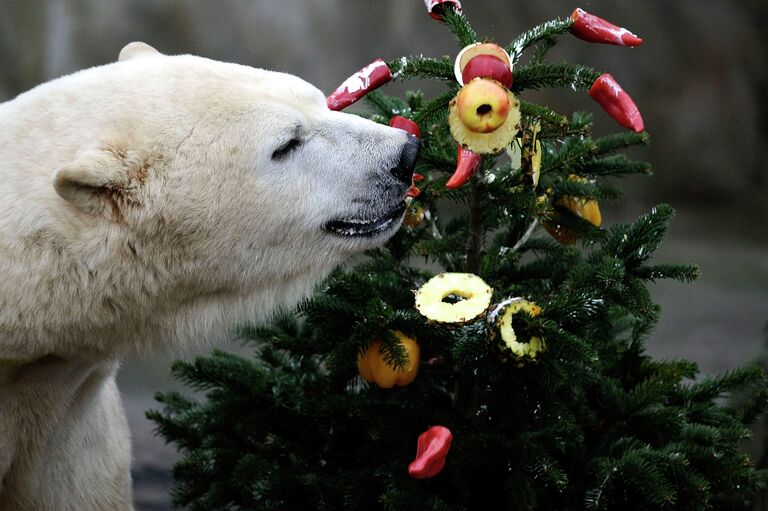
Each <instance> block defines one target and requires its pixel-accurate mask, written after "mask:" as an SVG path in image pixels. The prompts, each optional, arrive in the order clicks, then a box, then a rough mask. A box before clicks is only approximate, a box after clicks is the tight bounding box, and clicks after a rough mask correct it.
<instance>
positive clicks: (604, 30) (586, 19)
mask: <svg viewBox="0 0 768 511" xmlns="http://www.w3.org/2000/svg"><path fill="white" fill-rule="evenodd" d="M571 20H572V21H573V25H571V33H572V34H573V35H575V36H576V37H578V38H579V39H583V40H584V41H588V42H590V43H603V44H615V45H617V46H640V45H641V44H643V40H642V39H640V38H639V37H637V36H636V35H635V34H633V33H632V32H630V31H629V30H627V29H626V28H622V27H619V26H617V25H614V24H613V23H611V22H609V21H606V20H604V19H603V18H599V17H597V16H595V15H594V14H589V13H588V12H587V11H585V10H584V9H579V8H577V9H574V11H573V13H572V14H571Z"/></svg>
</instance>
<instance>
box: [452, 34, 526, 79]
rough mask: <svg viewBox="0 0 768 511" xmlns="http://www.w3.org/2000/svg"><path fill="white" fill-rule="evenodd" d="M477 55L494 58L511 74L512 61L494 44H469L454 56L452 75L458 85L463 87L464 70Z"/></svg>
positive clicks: (502, 49)
mask: <svg viewBox="0 0 768 511" xmlns="http://www.w3.org/2000/svg"><path fill="white" fill-rule="evenodd" d="M478 55H491V56H492V57H496V58H497V59H499V60H500V61H501V62H503V63H504V64H506V65H507V67H508V68H509V70H510V72H512V59H510V58H509V55H507V52H506V51H504V48H502V47H501V46H499V45H498V44H494V43H475V44H470V45H469V46H465V47H464V49H462V50H461V51H460V52H459V54H458V55H456V61H455V63H454V65H453V74H454V75H455V76H456V81H458V82H459V84H461V85H464V78H463V77H462V73H463V72H464V68H465V67H466V66H467V64H469V61H471V60H472V59H473V58H475V57H477V56H478ZM502 83H503V82H502Z"/></svg>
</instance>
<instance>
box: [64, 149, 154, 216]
mask: <svg viewBox="0 0 768 511" xmlns="http://www.w3.org/2000/svg"><path fill="white" fill-rule="evenodd" d="M151 164H152V163H151V161H150V160H149V158H148V157H147V156H146V155H143V154H141V153H138V152H134V151H129V150H123V149H119V148H114V147H104V148H95V149H86V150H83V151H81V152H80V153H78V155H77V156H76V157H75V159H74V160H73V161H72V162H71V163H69V164H68V165H65V166H63V167H61V168H60V169H58V170H57V171H56V173H55V174H54V176H53V188H54V189H55V190H56V193H58V194H59V196H60V197H61V198H62V199H64V200H66V201H67V202H69V203H71V204H72V205H74V206H76V207H77V208H78V209H80V210H81V211H84V212H86V213H91V214H96V215H104V216H106V217H107V218H110V219H112V220H115V221H120V220H121V219H122V218H123V213H124V210H125V208H126V207H131V206H136V205H139V203H140V201H139V198H138V191H139V189H140V187H141V186H142V184H143V183H144V181H145V180H146V178H147V175H148V171H149V167H150V166H151Z"/></svg>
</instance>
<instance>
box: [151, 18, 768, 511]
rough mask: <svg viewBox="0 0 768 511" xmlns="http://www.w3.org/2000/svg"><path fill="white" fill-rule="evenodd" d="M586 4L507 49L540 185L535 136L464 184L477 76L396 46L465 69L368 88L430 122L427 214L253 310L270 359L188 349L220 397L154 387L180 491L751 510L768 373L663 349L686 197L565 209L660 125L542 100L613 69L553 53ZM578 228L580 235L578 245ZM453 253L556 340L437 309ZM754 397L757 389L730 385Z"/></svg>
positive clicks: (194, 369)
mask: <svg viewBox="0 0 768 511" xmlns="http://www.w3.org/2000/svg"><path fill="white" fill-rule="evenodd" d="M444 22H445V25H446V26H447V27H448V28H449V29H450V30H451V31H452V32H453V34H454V35H455V36H456V39H457V42H458V44H459V47H460V48H461V47H464V46H466V45H468V44H470V43H473V42H475V41H476V40H478V36H477V34H476V33H475V31H474V30H473V28H472V27H471V26H470V24H469V22H468V21H467V19H466V18H465V17H464V16H463V15H461V14H460V13H457V12H454V11H452V10H450V9H446V11H445V16H444ZM572 23H573V21H572V20H571V19H562V20H554V21H551V22H548V23H544V24H542V25H540V26H538V27H535V28H533V29H531V30H529V31H527V32H525V33H524V34H522V35H520V36H519V37H517V38H516V39H515V40H514V41H513V42H512V43H511V44H509V45H508V47H507V50H508V52H509V54H510V55H511V57H512V60H513V61H514V63H515V69H514V84H513V85H512V91H513V92H514V93H515V94H518V95H519V96H520V98H521V112H522V128H523V129H522V133H521V136H522V138H521V143H522V144H523V145H524V146H525V145H526V143H527V141H526V137H531V136H536V137H537V138H538V140H540V141H541V143H542V147H543V162H542V164H541V171H540V181H539V182H538V185H537V186H535V187H534V186H533V185H532V183H531V171H530V167H531V161H530V157H529V155H528V156H526V154H525V153H523V156H522V158H521V164H520V166H519V167H517V166H515V165H513V164H511V163H510V161H509V160H508V159H507V158H506V157H503V156H502V157H495V156H492V157H485V158H484V160H483V163H482V165H481V167H480V169H479V170H478V172H477V173H476V175H475V176H474V177H473V178H472V180H471V182H470V183H469V184H468V185H466V186H464V187H462V188H460V189H457V190H446V189H445V187H444V185H445V182H446V180H447V178H448V177H449V176H450V175H451V173H452V172H453V170H454V169H455V167H456V151H457V149H456V143H455V142H454V141H453V139H452V138H451V135H450V133H449V130H448V125H447V122H446V118H447V115H448V109H449V101H450V99H451V98H452V97H453V96H454V95H455V94H456V92H457V90H458V87H459V86H458V84H457V83H456V81H455V79H454V77H453V63H452V62H451V61H449V60H447V59H433V58H425V57H409V58H402V59H397V60H393V61H391V62H389V63H388V65H389V67H390V69H391V70H392V71H393V74H394V75H395V76H396V78H397V79H408V78H416V77H419V78H430V79H435V80H439V81H442V82H444V83H445V85H446V86H447V91H446V92H445V94H442V95H439V96H437V97H435V98H434V99H431V100H427V99H425V98H424V97H423V95H421V94H420V93H412V94H409V95H408V96H407V98H406V99H404V100H403V99H399V98H395V97H389V96H386V95H384V94H382V93H380V92H374V93H371V94H369V95H368V96H367V100H368V104H369V105H370V107H371V109H372V113H371V114H370V115H369V117H370V118H371V119H373V120H376V121H379V122H382V123H387V122H388V121H389V119H390V118H391V117H392V116H394V115H401V116H405V117H409V118H410V119H412V120H413V121H415V122H417V123H418V124H419V125H420V126H421V128H422V131H423V138H422V151H421V155H420V159H419V163H418V167H417V172H419V173H421V174H423V175H425V176H426V180H425V181H424V182H422V183H421V184H420V187H421V188H422V189H423V192H422V194H421V195H420V196H419V197H418V199H417V201H416V202H415V203H414V204H411V208H412V209H415V208H416V204H418V206H419V207H421V208H423V210H425V211H428V212H429V215H428V216H427V218H425V219H424V220H423V221H422V223H421V225H418V226H415V227H403V228H402V229H401V230H400V231H399V232H398V234H397V235H396V236H395V237H394V238H393V239H392V240H391V241H390V242H389V243H388V244H387V246H386V247H385V248H382V249H379V250H375V251H372V252H370V253H369V254H368V257H367V258H366V260H365V261H363V262H362V263H360V264H357V265H350V266H346V267H344V268H340V269H338V270H337V271H336V272H334V273H333V274H332V276H331V277H330V278H328V279H327V281H326V282H325V283H324V285H323V286H322V287H321V289H319V290H318V292H317V294H316V295H315V296H314V297H313V298H312V299H311V300H309V301H307V302H305V303H303V304H301V306H300V307H299V309H298V311H296V312H295V313H294V312H291V313H288V312H286V313H284V314H282V315H281V316H280V317H278V318H276V319H275V320H274V321H273V322H272V323H271V324H269V325H266V326H259V327H250V328H248V329H246V330H245V332H244V336H245V337H246V339H247V340H248V342H251V343H252V345H253V347H254V356H253V358H248V359H246V358H241V357H239V356H236V355H232V354H229V353H225V352H221V351H214V352H213V353H212V354H211V355H210V356H207V357H202V358H198V359H197V360H196V361H194V362H193V363H187V362H176V363H175V364H174V366H173V372H174V374H175V376H176V377H178V378H179V379H181V380H182V381H184V382H185V383H187V384H188V385H189V386H190V387H191V388H192V389H194V390H196V391H198V392H200V393H203V396H202V397H201V398H200V399H196V398H190V397H186V396H183V395H181V394H178V393H162V394H158V396H157V399H158V400H159V401H160V402H161V403H162V404H163V405H164V409H163V411H152V412H149V413H148V416H149V417H150V418H151V419H152V420H154V421H155V422H156V424H157V427H158V431H159V432H160V433H161V434H162V435H163V436H164V437H165V438H166V439H167V440H168V441H171V442H174V443H175V444H176V445H177V446H178V448H179V449H180V450H181V452H182V453H183V456H182V458H181V460H180V461H179V462H178V463H177V465H176V467H175V471H174V475H175V478H176V486H175V488H174V491H173V495H174V500H175V502H176V504H177V505H180V506H187V507H188V508H189V509H192V510H213V509H258V510H269V509H291V510H294V509H321V510H338V509H349V510H353V509H360V510H374V509H386V510H398V511H399V510H408V509H413V510H426V509H435V510H438V509H440V510H449V509H451V510H454V509H455V510H459V509H467V510H481V509H482V510H488V509H515V510H517V509H542V510H574V509H594V510H598V509H622V510H626V509H692V510H694V509H718V510H723V509H744V508H745V507H746V506H748V503H749V501H750V500H751V499H752V498H753V496H754V495H755V493H756V492H757V491H758V490H760V489H762V488H764V487H765V484H766V474H765V473H764V472H762V471H759V470H757V469H755V468H754V467H753V463H752V461H751V460H750V459H749V458H748V457H747V456H746V455H745V454H743V453H742V452H740V450H739V447H740V442H742V440H743V439H745V438H746V437H748V436H749V433H750V431H749V428H748V425H749V424H750V423H752V422H753V421H754V420H755V419H756V417H757V415H758V414H760V413H761V411H762V410H763V408H764V404H765V398H766V388H767V387H766V381H765V377H764V375H763V373H762V372H761V371H760V370H759V369H757V368H746V369H741V370H737V371H733V372H730V373H727V374H724V375H721V376H719V377H698V376H697V368H696V366H695V364H693V363H691V362H688V361H685V360H672V361H659V360H653V359H651V358H650V357H649V356H648V355H647V354H646V353H645V351H644V347H643V341H644V339H645V338H646V336H647V335H648V332H649V331H650V329H651V328H652V327H653V325H654V324H655V323H656V321H657V319H658V317H659V312H660V311H659V307H658V306H657V305H656V304H654V303H653V301H652V299H651V296H650V294H649V291H648V285H649V283H652V282H653V281H655V280H658V279H663V278H672V279H677V280H680V281H690V280H692V279H694V278H695V277H696V275H697V273H698V270H697V269H696V267H694V266H690V265H677V264H657V263H655V262H652V261H651V257H652V255H653V252H654V250H655V249H656V248H657V247H658V246H659V244H660V243H661V241H662V239H663V237H664V235H665V232H666V226H667V223H668V222H669V221H670V219H671V218H672V216H673V214H674V212H673V210H672V209H671V208H670V207H669V206H667V205H660V206H657V207H655V208H653V209H651V210H650V211H649V212H648V213H647V214H645V215H643V216H642V217H640V218H639V219H637V220H636V221H635V222H634V223H632V224H627V225H625V224H620V225H614V226H612V227H610V228H608V229H601V228H598V227H596V226H595V225H593V224H592V223H590V222H588V221H585V220H584V219H582V218H579V216H577V215H574V214H573V211H572V209H570V210H569V208H567V207H565V206H566V205H567V198H570V200H579V201H582V202H581V203H582V204H584V203H586V201H589V200H595V201H604V200H608V199H614V198H616V197H617V196H618V194H619V190H618V189H617V188H616V187H615V186H614V185H612V184H610V183H609V181H608V179H609V178H616V177H622V176H625V175H630V174H637V173H642V174H649V173H650V168H649V166H648V165H647V164H645V163H642V162H636V161H632V160H630V159H628V158H627V157H626V156H624V155H623V154H621V151H622V150H623V149H624V148H627V147H629V146H633V145H638V144H641V145H642V144H647V143H648V141H649V138H648V136H647V135H646V134H645V133H633V132H623V133H620V134H616V135H609V136H606V137H599V138H593V137H592V136H591V134H590V133H591V117H590V115H588V114H585V113H576V114H573V115H571V116H564V115H562V114H560V113H557V112H555V111H553V110H551V109H550V108H548V107H546V106H544V105H538V104H534V103H531V102H528V101H526V100H525V92H526V91H530V90H535V89H541V88H566V89H576V90H586V89H588V88H589V87H590V86H591V85H592V84H593V82H594V81H595V80H596V79H597V78H598V77H599V76H600V74H601V73H599V72H597V71H595V70H594V69H592V68H590V67H587V66H583V65H576V64H571V63H552V62H549V61H547V60H546V57H547V52H548V50H549V49H551V48H552V47H553V46H554V44H555V43H556V42H557V39H558V37H559V36H560V35H561V34H564V33H567V32H568V31H569V30H570V29H571V24H572ZM524 57H526V60H524ZM534 127H535V129H534ZM574 175H576V176H581V177H582V178H588V179H573V178H572V176H574ZM542 224H544V225H545V226H547V227H548V228H549V230H551V231H553V232H554V234H555V236H557V237H558V238H559V239H560V241H558V239H553V237H552V236H550V234H548V232H547V230H545V229H542V228H541V227H542ZM555 224H557V226H559V227H557V228H554V227H553V226H554V225H555ZM558 229H559V231H558ZM563 233H566V236H565V238H568V237H573V238H578V240H579V242H580V244H579V245H578V246H577V245H573V244H563V243H561V241H568V240H567V239H564V237H563ZM423 263H427V264H423ZM436 267H439V268H441V269H442V270H444V271H449V272H470V273H474V274H476V275H478V276H480V277H482V279H483V280H484V281H485V282H487V283H488V284H489V285H490V286H491V287H492V288H493V302H494V303H498V302H500V301H502V300H504V299H506V298H508V297H516V296H522V297H526V298H527V299H528V300H530V301H531V302H535V304H537V305H538V306H539V307H540V310H541V312H540V314H538V315H530V314H520V315H517V316H516V317H515V319H514V324H513V325H514V330H515V332H516V334H517V336H518V337H519V338H521V339H525V338H532V337H534V336H535V337H538V338H540V339H544V340H545V342H546V350H545V351H542V352H541V353H538V354H537V355H536V356H535V358H533V359H530V358H529V359H519V358H516V357H514V356H513V355H512V354H510V353H509V352H508V351H506V350H505V349H504V348H503V347H502V346H500V342H499V339H498V331H497V328H496V325H494V324H493V323H492V322H490V323H489V322H487V321H485V316H482V317H481V318H479V319H478V320H476V321H471V322H468V323H466V324H463V325H460V326H457V327H449V326H448V325H445V324H442V323H435V322H430V321H427V320H426V319H425V318H424V317H423V316H422V315H421V314H420V313H419V312H418V311H417V310H416V309H415V308H414V294H413V290H414V289H417V288H419V287H420V286H421V285H422V284H423V283H424V282H426V281H427V280H428V279H429V278H430V277H432V275H433V274H434V268H436ZM396 331H397V332H403V333H405V334H406V335H407V336H409V337H411V338H413V339H416V340H417V341H418V344H419V345H420V348H421V359H422V361H421V366H420V368H419V373H418V376H417V377H416V379H415V380H414V381H413V382H412V383H410V384H409V385H406V386H402V387H395V388H393V389H383V388H379V387H377V386H376V385H374V384H368V383H366V382H364V381H363V380H362V379H361V378H360V376H359V375H358V368H357V366H356V361H357V359H358V357H359V356H360V354H361V353H363V352H364V351H365V350H366V349H367V348H368V347H369V346H370V345H371V344H372V343H373V342H374V340H378V341H379V342H380V343H381V355H382V356H383V357H384V359H385V361H387V362H388V363H390V364H391V365H392V366H394V367H401V366H403V365H404V364H405V363H406V362H407V360H406V354H405V352H404V350H403V348H402V345H401V344H399V343H398V341H397V336H396V335H395V334H394V332H396ZM736 392H738V393H739V395H740V396H742V398H741V399H740V400H739V401H738V403H739V404H738V405H733V406H728V405H724V404H723V401H722V400H720V399H719V398H720V397H722V396H726V395H729V394H732V393H736ZM435 424H440V425H444V426H446V427H448V428H449V429H450V430H451V431H452V433H453V445H452V447H451V450H450V451H449V453H448V456H447V463H446V465H445V467H444V468H443V470H442V471H441V472H440V473H439V475H437V476H435V477H432V478H429V479H424V480H417V479H414V478H412V477H410V476H409V474H408V470H407V467H408V463H409V462H410V461H411V460H412V459H413V457H414V451H415V446H416V439H417V438H418V436H419V434H420V433H422V432H423V431H424V430H426V429H427V428H428V427H430V426H432V425H435Z"/></svg>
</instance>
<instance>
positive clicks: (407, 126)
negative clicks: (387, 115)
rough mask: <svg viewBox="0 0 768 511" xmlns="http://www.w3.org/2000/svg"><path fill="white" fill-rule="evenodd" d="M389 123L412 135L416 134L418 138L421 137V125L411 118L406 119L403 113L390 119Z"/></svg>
mask: <svg viewBox="0 0 768 511" xmlns="http://www.w3.org/2000/svg"><path fill="white" fill-rule="evenodd" d="M389 125H390V126H391V127H393V128H399V129H401V130H403V131H405V132H406V133H410V134H411V135H415V136H416V138H421V129H420V128H419V125H418V124H416V123H415V122H413V121H412V120H410V119H406V118H405V117H403V116H402V115H396V116H394V117H393V118H392V119H390V121H389Z"/></svg>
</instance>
